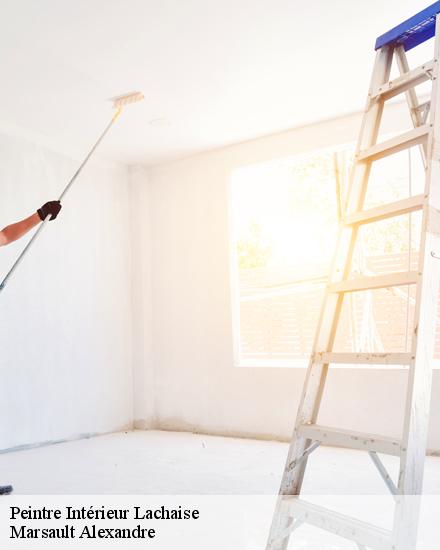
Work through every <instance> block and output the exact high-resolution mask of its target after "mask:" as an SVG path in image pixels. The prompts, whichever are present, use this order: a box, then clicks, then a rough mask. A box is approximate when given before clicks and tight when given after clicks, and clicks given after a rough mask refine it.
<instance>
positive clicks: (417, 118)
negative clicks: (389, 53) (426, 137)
mask: <svg viewBox="0 0 440 550" xmlns="http://www.w3.org/2000/svg"><path fill="white" fill-rule="evenodd" d="M394 51H395V54H396V60H397V66H398V68H399V71H400V74H405V73H408V72H409V64H408V59H407V57H406V54H405V49H404V47H403V46H397V48H395V50H394ZM435 64H436V57H435V56H434V65H435ZM405 96H406V102H407V104H408V108H409V112H410V115H411V120H412V122H413V125H414V128H417V127H418V126H422V125H423V115H422V113H421V112H420V111H419V106H420V104H419V100H418V98H417V92H416V90H415V88H410V89H409V90H407V92H406V93H405ZM420 153H421V155H422V162H423V165H424V166H425V169H426V153H427V143H426V142H425V143H423V144H421V146H420Z"/></svg>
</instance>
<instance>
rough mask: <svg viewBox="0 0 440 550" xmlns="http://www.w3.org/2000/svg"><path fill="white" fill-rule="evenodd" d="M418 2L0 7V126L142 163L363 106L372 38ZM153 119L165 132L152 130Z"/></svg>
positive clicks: (187, 0)
mask: <svg viewBox="0 0 440 550" xmlns="http://www.w3.org/2000/svg"><path fill="white" fill-rule="evenodd" d="M427 4H428V2H426V1H422V0H387V1H386V2H384V1H383V0H365V1H359V0H356V1H353V0H334V1H332V2H329V1H328V0H314V1H310V2H304V1H303V0H125V1H123V0H76V1H74V2H72V1H71V0H38V2H35V1H34V0H2V1H1V8H2V9H1V22H0V52H1V55H0V75H1V79H0V82H1V84H0V125H2V124H3V126H5V125H13V126H14V127H18V128H19V129H20V130H21V131H22V132H23V133H28V134H29V135H33V136H36V135H38V136H40V137H41V138H42V139H45V140H47V141H49V142H51V143H53V144H56V145H57V146H59V147H60V148H64V149H65V148H75V149H76V150H86V149H87V148H88V147H89V146H90V144H91V143H92V142H93V141H94V139H95V138H96V137H97V134H99V132H100V130H101V128H102V127H103V125H105V123H106V121H107V120H108V117H109V114H110V110H109V104H108V103H106V102H105V99H106V98H108V97H111V96H114V95H117V94H121V93H125V92H128V91H132V90H142V91H143V92H144V93H145V96H146V100H145V101H144V102H143V103H142V104H137V105H134V106H131V107H130V108H128V109H127V110H126V112H125V114H124V116H123V118H121V119H120V120H119V121H118V126H117V127H116V128H114V130H113V131H112V133H111V135H109V136H108V139H106V141H105V143H103V145H102V148H101V149H100V153H101V155H102V156H104V157H106V158H110V159H113V160H117V161H122V162H125V163H129V164H135V163H142V164H154V163H159V162H164V161H166V160H170V159H174V158H178V157H182V156H187V155H190V154H193V153H195V152H198V151H202V150H206V149H212V148H216V147H220V146H224V145H228V144H231V143H235V142H239V141H243V140H247V139H250V138H254V137H257V136H261V135H265V134H269V133H274V132H279V131H282V130H286V129H288V128H292V127H295V126H299V125H303V124H306V123H309V122H313V121H317V120H320V119H325V118H329V117H334V116H337V115H339V114H342V113H347V112H351V111H354V110H357V109H360V108H362V106H363V104H364V99H365V95H366V89H367V86H368V81H369V73H370V70H371V65H372V61H373V58H374V53H373V46H374V41H375V38H376V36H377V35H379V34H381V33H382V32H384V31H386V30H388V29H389V28H390V27H392V26H394V25H395V24H397V23H399V22H400V21H401V20H403V19H405V18H407V17H409V16H411V15H413V14H414V13H415V12H417V11H419V10H420V9H423V8H424V7H426V5H427ZM154 119H166V121H167V124H157V125H151V124H150V121H151V120H154Z"/></svg>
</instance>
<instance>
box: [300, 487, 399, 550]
mask: <svg viewBox="0 0 440 550" xmlns="http://www.w3.org/2000/svg"><path fill="white" fill-rule="evenodd" d="M289 515H291V516H293V517H294V518H295V517H296V518H303V521H304V523H306V524H308V525H313V526H314V527H318V528H320V529H323V530H324V531H327V532H329V533H333V534H335V535H338V536H340V537H343V538H345V539H347V540H351V541H354V542H356V543H357V544H358V546H359V547H360V548H361V547H362V546H364V547H367V548H374V550H391V549H392V548H393V546H392V538H391V537H392V532H391V531H390V530H388V529H383V528H382V527H379V526H377V525H372V524H370V523H367V522H364V521H361V520H359V519H357V518H353V517H350V516H347V515H345V514H341V513H339V512H336V511H334V510H330V509H328V508H325V507H323V506H319V505H317V504H314V503H312V502H307V501H305V500H302V499H299V498H298V497H295V498H292V499H291V500H290V499H289Z"/></svg>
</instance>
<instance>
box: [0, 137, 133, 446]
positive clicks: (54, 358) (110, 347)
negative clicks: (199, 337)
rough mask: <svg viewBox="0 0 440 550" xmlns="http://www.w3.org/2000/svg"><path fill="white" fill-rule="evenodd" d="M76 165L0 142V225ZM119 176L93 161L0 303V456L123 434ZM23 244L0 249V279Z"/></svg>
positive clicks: (125, 277)
mask: <svg viewBox="0 0 440 550" xmlns="http://www.w3.org/2000/svg"><path fill="white" fill-rule="evenodd" d="M77 166H78V162H77V161H76V160H75V161H74V160H72V159H70V158H68V157H67V156H63V155H60V154H58V153H55V152H51V151H49V150H47V149H45V148H43V147H41V146H38V145H35V144H33V143H31V142H28V141H25V140H23V139H21V138H19V137H16V136H11V135H4V134H0V189H1V202H0V225H2V227H3V226H4V225H7V224H8V223H11V222H14V221H17V220H19V219H20V218H23V217H25V216H27V215H29V214H30V213H32V212H33V211H35V210H36V209H37V208H38V207H39V206H41V204H42V203H44V202H45V201H46V200H51V199H55V198H57V197H58V195H59V194H60V192H61V190H62V189H63V187H64V185H65V184H66V183H67V181H68V179H69V178H70V177H71V175H72V174H73V172H74V171H75V169H76V168H77ZM127 178H128V172H127V169H126V168H125V167H123V166H120V165H116V164H110V163H108V164H107V163H102V162H98V161H92V162H91V164H90V165H89V166H88V167H87V168H86V169H85V171H84V172H83V174H82V175H81V177H80V178H79V179H78V181H77V182H76V183H75V186H74V187H73V188H72V190H71V191H70V193H69V195H68V196H67V197H66V202H65V205H64V207H63V210H62V212H61V214H60V217H59V219H58V220H56V221H54V222H50V223H49V224H48V226H47V228H46V229H45V231H44V233H43V235H42V236H41V238H40V240H39V242H37V243H36V245H35V247H34V249H33V250H32V252H31V253H30V254H29V256H28V257H27V258H26V259H25V261H24V262H23V264H22V265H21V266H20V268H19V270H18V271H17V272H16V275H15V276H14V278H13V279H11V280H10V282H9V284H8V286H7V287H6V289H5V290H4V292H3V293H2V294H1V295H0V350H1V352H0V373H1V399H0V419H1V421H0V449H6V448H10V447H15V446H19V445H24V444H33V443H40V442H43V441H53V440H59V439H65V438H71V437H77V436H79V435H81V434H89V433H95V432H107V431H112V430H117V429H121V428H127V427H130V426H131V424H132V407H133V395H132V394H133V380H132V368H131V365H132V311H131V305H132V304H131V249H130V242H131V241H130V237H131V236H130V225H129V213H130V195H129V186H128V179H127ZM24 242H25V241H24V240H22V241H18V242H17V243H14V244H11V245H9V246H6V247H2V248H1V249H0V273H2V274H4V273H5V272H6V270H7V269H8V268H9V267H10V265H11V264H12V261H13V260H14V259H15V258H16V257H17V254H18V253H19V251H20V250H21V249H22V247H23V245H24Z"/></svg>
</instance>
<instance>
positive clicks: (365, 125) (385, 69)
mask: <svg viewBox="0 0 440 550" xmlns="http://www.w3.org/2000/svg"><path fill="white" fill-rule="evenodd" d="M392 56H393V51H392V49H390V48H383V49H381V50H379V52H378V54H377V57H376V62H375V65H374V69H373V76H372V79H371V84H370V90H371V89H373V88H374V86H377V85H378V84H380V83H383V82H384V81H387V80H388V78H389V74H390V70H391V63H392ZM383 106H384V102H383V101H382V100H375V101H370V98H368V99H367V104H366V108H365V113H364V116H363V120H362V126H361V131H360V135H359V139H358V143H357V146H356V152H355V155H359V153H360V151H361V150H362V149H364V148H366V147H369V146H372V145H374V144H375V143H376V141H377V136H378V132H379V126H380V120H381V117H382V112H383ZM370 170H371V163H369V162H355V163H354V165H353V169H352V173H351V178H350V179H351V181H350V186H349V194H348V200H347V208H346V212H347V214H350V213H352V212H356V211H358V210H360V209H361V207H362V205H363V202H364V199H365V193H366V186H367V182H368V176H369V173H370ZM357 231H358V227H356V226H342V227H341V228H340V231H339V236H338V242H337V246H336V253H335V256H334V259H333V263H332V268H331V270H330V271H331V275H330V281H332V282H337V281H342V280H344V279H347V277H348V276H349V273H350V269H351V262H352V256H353V253H354V248H355V244H356V239H357ZM342 303H343V294H342V293H340V294H334V293H329V292H328V291H327V292H326V296H325V298H324V302H323V305H322V309H321V316H320V320H319V323H318V328H317V332H316V338H315V342H314V345H313V349H312V356H311V359H310V363H309V369H308V372H307V375H306V383H305V388H304V391H303V395H302V398H301V403H300V406H299V410H298V417H297V422H296V426H295V432H296V433H297V431H298V429H299V427H300V426H301V425H302V424H306V423H315V422H316V420H317V416H318V412H319V406H320V402H321V397H322V392H323V389H324V385H325V380H326V376H327V371H328V364H317V363H315V362H314V360H313V356H314V353H316V352H318V351H331V349H332V348H333V342H334V339H335V336H336V330H337V325H338V321H339V316H340V312H341V309H342ZM302 446H304V447H305V448H306V447H307V446H308V443H307V441H303V442H302V444H301V445H300V447H302ZM303 451H304V450H302V452H303ZM302 452H301V453H299V454H302ZM294 458H295V457H293V459H294ZM306 462H307V461H304V462H303V463H302V465H300V467H299V470H300V475H299V476H295V477H297V482H296V483H293V484H292V482H290V483H285V484H284V487H282V488H283V494H299V490H300V486H301V482H302V477H303V473H304V469H305V466H306ZM301 471H302V472H301ZM285 481H287V480H285ZM292 491H293V492H292Z"/></svg>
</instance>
